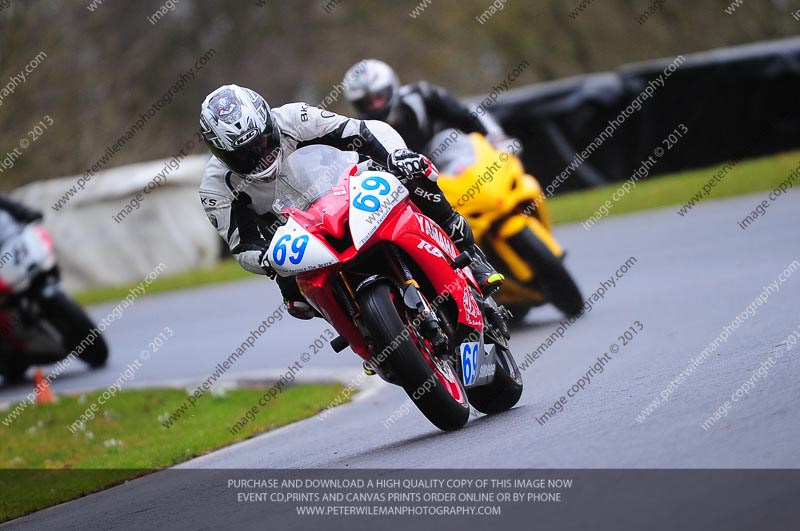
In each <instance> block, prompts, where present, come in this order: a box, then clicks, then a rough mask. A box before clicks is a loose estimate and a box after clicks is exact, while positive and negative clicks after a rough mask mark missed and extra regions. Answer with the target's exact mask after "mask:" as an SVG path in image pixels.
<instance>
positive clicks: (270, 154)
mask: <svg viewBox="0 0 800 531" xmlns="http://www.w3.org/2000/svg"><path fill="white" fill-rule="evenodd" d="M280 148H281V135H280V132H278V129H277V128H272V131H271V132H268V133H267V132H265V133H261V134H260V135H258V136H257V137H255V138H254V139H253V140H251V141H250V142H248V143H246V144H244V145H243V146H239V147H238V148H236V149H235V150H234V151H223V150H220V149H215V150H213V151H214V155H216V157H217V158H219V159H220V160H221V161H222V162H223V163H224V164H225V165H226V166H227V167H228V168H230V169H231V170H233V171H234V172H236V173H238V174H241V175H253V174H257V173H261V172H263V171H265V170H266V169H268V168H269V167H270V166H272V165H273V164H274V163H275V161H276V160H277V158H278V157H279V156H280Z"/></svg>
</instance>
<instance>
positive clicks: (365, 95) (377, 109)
mask: <svg viewBox="0 0 800 531" xmlns="http://www.w3.org/2000/svg"><path fill="white" fill-rule="evenodd" d="M343 84H344V94H345V97H346V98H347V100H348V101H349V102H350V103H351V104H352V105H353V108H355V110H356V112H357V113H358V114H359V115H360V116H361V117H363V118H367V119H371V120H384V121H385V120H387V119H388V118H389V115H390V114H391V112H392V111H393V110H394V108H395V107H396V106H397V103H398V101H399V94H398V93H399V91H400V81H399V80H398V79H397V74H395V73H394V70H392V67H390V66H389V65H387V64H386V63H384V62H383V61H379V60H377V59H364V60H363V61H360V62H358V63H356V64H354V65H353V66H351V67H350V69H349V70H348V71H347V73H346V74H345V75H344V80H343Z"/></svg>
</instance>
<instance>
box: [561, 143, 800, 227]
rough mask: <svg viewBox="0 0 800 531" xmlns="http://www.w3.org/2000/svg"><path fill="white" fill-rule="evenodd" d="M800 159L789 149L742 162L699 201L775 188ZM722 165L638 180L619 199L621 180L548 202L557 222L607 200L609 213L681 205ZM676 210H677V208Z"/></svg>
mask: <svg viewBox="0 0 800 531" xmlns="http://www.w3.org/2000/svg"><path fill="white" fill-rule="evenodd" d="M799 161H800V151H790V152H786V153H781V154H779V155H771V156H768V157H762V158H759V159H752V160H747V161H742V162H739V163H738V164H737V165H736V166H735V167H734V168H733V169H732V170H731V169H729V171H728V173H727V176H726V177H725V178H724V179H723V180H722V182H719V183H717V185H716V186H714V187H713V188H711V192H710V194H709V195H708V196H707V197H703V198H702V200H701V201H700V202H698V203H697V204H700V203H702V202H703V201H707V200H713V199H720V198H723V197H730V196H734V195H744V194H750V193H754V192H760V191H765V190H772V189H773V188H775V187H776V186H777V185H778V184H779V183H780V182H781V181H783V180H785V179H786V178H787V177H788V176H789V174H790V173H791V172H792V170H794V169H795V168H797V166H798V164H799V163H800V162H799ZM722 167H723V164H720V165H718V166H712V167H708V168H701V169H697V170H691V171H687V172H682V173H675V174H670V175H665V176H661V177H655V178H652V179H646V180H643V181H639V182H637V183H636V188H633V189H632V190H630V191H629V192H628V194H627V195H625V196H624V197H623V198H622V199H620V200H619V201H618V202H616V203H614V200H613V199H612V198H611V196H612V195H613V194H614V192H615V191H616V190H617V188H619V186H620V185H621V184H622V183H615V184H612V185H610V186H604V187H602V188H594V189H592V190H582V191H580V192H571V193H567V194H563V195H559V196H556V197H554V198H552V199H549V200H548V204H549V206H550V211H551V213H552V217H553V221H554V222H555V223H567V222H570V221H586V220H587V219H588V218H589V217H591V216H592V215H593V214H594V213H595V212H596V211H597V210H598V209H599V208H600V206H601V205H602V204H603V203H604V202H605V201H606V200H608V201H611V203H612V204H613V207H612V208H611V209H610V211H609V214H608V215H609V216H616V215H619V214H627V213H629V212H637V211H640V210H649V209H653V208H659V207H665V206H670V205H679V206H682V205H684V204H685V203H686V202H688V201H689V200H690V199H691V198H692V196H694V194H696V193H697V192H699V191H701V190H702V188H703V185H705V184H706V183H708V181H709V179H711V177H713V176H714V175H715V174H716V173H717V172H718V171H720V169H722ZM697 204H696V205H695V206H697ZM675 210H676V212H677V210H678V208H676V209H675ZM676 215H677V214H676ZM684 215H685V216H686V217H689V216H691V215H692V211H691V210H688V211H687V212H686V213H685V214H684Z"/></svg>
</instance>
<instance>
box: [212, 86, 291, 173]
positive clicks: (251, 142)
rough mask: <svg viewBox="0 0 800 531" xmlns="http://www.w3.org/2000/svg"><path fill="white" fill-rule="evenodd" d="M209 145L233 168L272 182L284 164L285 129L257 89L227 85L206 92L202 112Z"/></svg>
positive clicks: (220, 158)
mask: <svg viewBox="0 0 800 531" xmlns="http://www.w3.org/2000/svg"><path fill="white" fill-rule="evenodd" d="M200 131H201V133H202V135H203V140H204V141H205V143H206V147H208V150H209V151H211V153H212V154H213V155H214V156H215V157H217V158H218V159H219V160H220V161H222V163H223V164H225V166H227V167H228V168H229V169H230V170H231V171H233V172H235V173H238V174H240V175H244V176H246V177H248V178H250V179H253V180H257V181H261V182H269V181H272V180H274V179H275V176H276V175H277V173H278V170H279V169H280V165H281V132H280V130H279V129H278V126H277V125H276V124H275V121H274V120H273V119H272V114H271V113H270V109H269V105H268V104H267V102H266V100H264V98H262V97H261V96H260V95H259V94H258V93H257V92H255V91H254V90H250V89H248V88H244V87H240V86H238V85H223V86H221V87H219V88H218V89H216V90H215V91H213V92H212V93H211V94H209V95H208V96H206V99H205V101H203V105H202V108H201V112H200Z"/></svg>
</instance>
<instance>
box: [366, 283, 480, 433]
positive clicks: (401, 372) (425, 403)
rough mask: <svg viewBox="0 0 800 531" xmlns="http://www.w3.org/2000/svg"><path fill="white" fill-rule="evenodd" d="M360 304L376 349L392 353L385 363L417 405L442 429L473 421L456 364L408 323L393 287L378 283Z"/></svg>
mask: <svg viewBox="0 0 800 531" xmlns="http://www.w3.org/2000/svg"><path fill="white" fill-rule="evenodd" d="M358 303H359V307H360V308H361V317H360V321H361V323H362V324H363V325H364V326H365V327H366V329H367V330H368V331H369V334H370V339H371V340H372V342H373V344H374V348H375V352H377V353H379V355H380V353H383V352H386V353H388V356H387V358H386V360H385V361H384V362H383V363H385V364H386V366H387V367H388V369H389V370H390V371H391V373H392V375H393V376H394V377H395V378H396V379H397V380H398V381H399V383H400V385H401V386H402V387H403V389H404V390H405V392H406V394H408V396H409V398H410V399H411V401H412V402H413V403H414V405H416V406H417V408H418V409H419V410H420V411H421V412H422V414H423V415H425V417H426V418H427V419H428V420H429V421H431V423H433V425H434V426H436V427H437V428H439V429H440V430H444V431H451V430H457V429H459V428H461V427H463V426H464V425H465V424H466V423H467V421H468V420H469V402H468V400H467V394H466V392H465V391H464V387H463V385H462V384H461V381H460V380H459V379H458V377H457V376H456V374H455V371H454V370H453V367H452V366H451V365H450V364H449V363H447V362H443V361H439V360H437V359H436V358H435V357H434V356H433V354H432V352H431V351H430V350H429V345H428V344H427V341H426V340H424V339H421V338H420V337H419V335H418V334H417V333H416V330H414V329H413V328H412V327H411V326H410V325H409V324H408V323H407V322H404V319H403V318H402V317H401V315H400V313H399V312H398V310H397V306H395V303H394V299H393V291H392V288H390V287H389V286H388V285H386V284H374V285H373V286H370V287H368V288H367V289H365V291H364V292H363V293H361V294H359V297H358ZM405 321H407V319H406V320H405ZM392 345H394V348H392Z"/></svg>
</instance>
